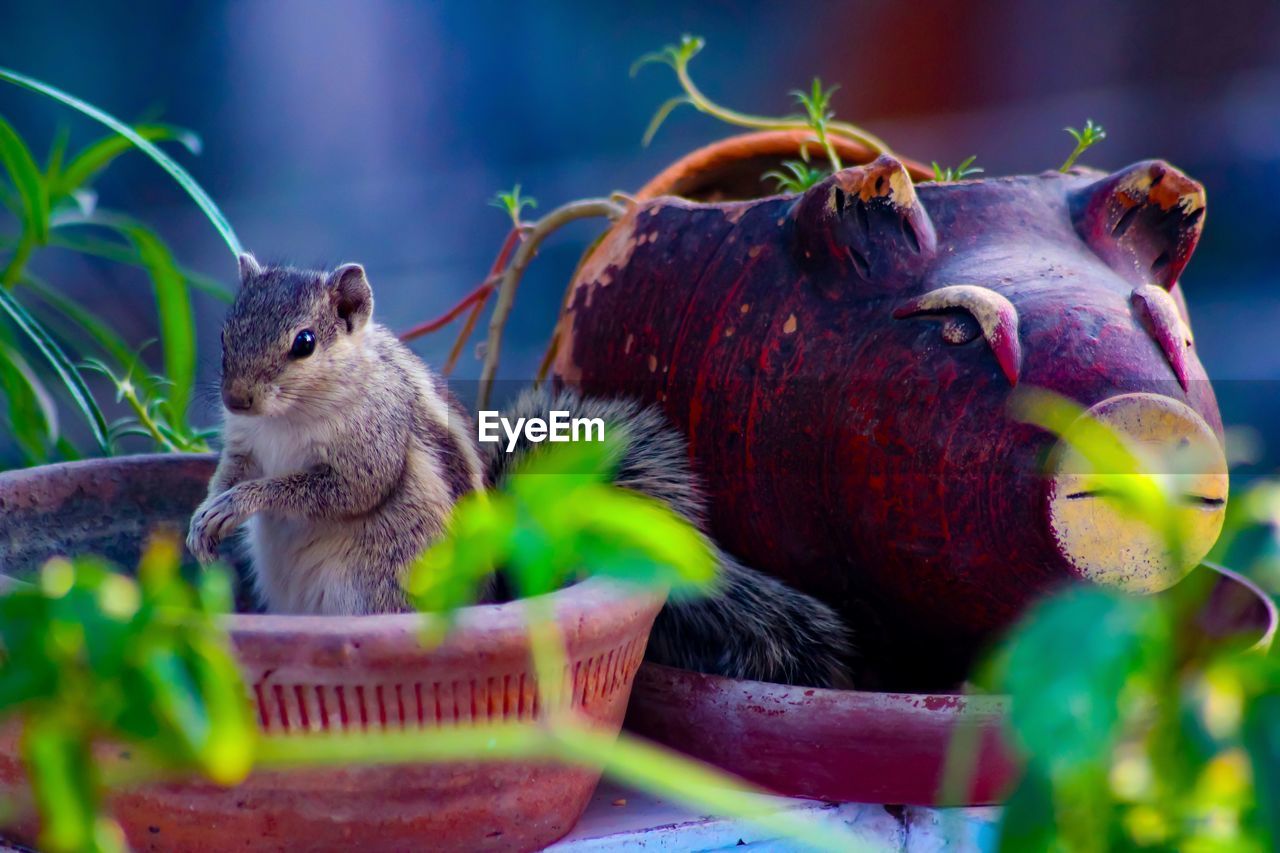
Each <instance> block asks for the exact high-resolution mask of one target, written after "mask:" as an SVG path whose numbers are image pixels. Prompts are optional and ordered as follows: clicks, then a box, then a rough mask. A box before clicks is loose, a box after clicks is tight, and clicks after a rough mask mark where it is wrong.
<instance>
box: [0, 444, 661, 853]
mask: <svg viewBox="0 0 1280 853" xmlns="http://www.w3.org/2000/svg"><path fill="white" fill-rule="evenodd" d="M213 467H214V459H213V457H211V456H190V455H170V456H142V457H131V458H119V459H105V460H95V461H90V462H76V463H69V464H63V465H50V466H45V467H42V468H33V469H28V470H24V471H16V472H11V473H7V474H3V475H0V571H3V572H4V573H6V574H10V575H20V574H21V573H23V572H26V571H29V570H31V569H33V568H34V567H35V566H37V565H38V564H39V563H40V562H42V561H43V560H44V559H45V558H47V557H49V556H52V555H54V554H74V553H98V554H104V555H106V556H109V557H110V558H112V559H113V560H116V561H119V562H120V564H121V565H123V566H133V565H135V564H136V559H137V556H138V551H139V546H140V543H141V542H142V540H143V538H144V537H145V536H146V534H147V533H148V532H150V531H152V530H154V529H155V528H156V527H158V526H161V525H171V526H173V527H176V528H179V529H185V527H186V523H187V519H188V518H189V516H190V514H191V511H192V510H193V509H194V507H195V506H196V505H197V503H198V502H199V501H200V499H201V498H203V496H204V492H205V484H206V483H207V481H208V479H209V477H210V475H211V474H212V472H213ZM553 598H554V599H555V610H556V614H557V617H558V621H559V624H560V628H561V630H562V632H563V634H564V638H565V641H566V645H567V653H568V665H569V682H570V684H571V686H572V690H573V694H572V705H573V707H574V708H575V709H577V710H579V711H581V712H582V713H583V714H584V715H585V716H586V717H587V718H589V719H590V720H592V721H593V722H594V723H595V724H597V725H599V726H601V727H603V728H604V729H606V730H609V731H613V732H616V731H617V730H618V728H619V726H620V724H621V722H622V717H623V714H624V711H625V708H626V705H627V699H628V697H629V695H630V692H631V685H632V680H633V678H634V676H635V673H636V669H637V668H638V667H639V665H640V662H641V659H642V657H643V655H644V649H645V644H646V642H647V639H648V634H649V629H650V626H651V625H652V622H653V619H654V617H655V616H656V615H657V612H658V610H659V609H660V607H661V606H662V599H661V597H660V596H657V595H654V594H652V593H645V594H637V593H636V592H635V591H634V590H633V591H629V592H628V591H623V590H621V589H620V588H618V587H616V586H613V585H610V584H608V583H606V582H603V581H596V580H589V581H586V582H584V583H581V584H578V585H576V586H573V587H570V588H568V589H565V590H563V591H561V592H558V593H556V594H555V595H554V596H553ZM419 626H420V618H419V617H418V616H417V615H416V614H406V615H389V616H365V617H351V618H338V617H318V616H273V615H258V614H237V615H234V616H231V617H229V618H228V629H229V631H230V635H231V640H232V643H233V645H234V648H235V652H236V655H237V657H238V659H239V661H240V665H241V669H242V672H243V674H244V678H245V681H246V683H247V684H248V685H249V686H250V688H251V696H250V697H249V698H250V700H251V701H252V702H253V704H254V706H255V709H256V714H257V717H258V719H259V720H260V723H261V727H262V729H263V730H264V731H266V732H270V733H276V734H279V733H293V732H304V731H306V732H321V731H372V730H378V729H405V728H427V729H429V728H435V727H438V726H441V725H453V724H460V725H471V724H475V723H480V722H485V721H503V720H506V721H511V720H530V719H535V718H536V717H537V716H538V708H537V702H536V699H535V693H536V691H535V681H534V676H533V672H532V669H531V662H530V658H529V649H528V644H527V640H526V635H525V621H524V608H523V606H522V605H521V604H520V603H518V602H516V603H512V604H502V605H485V606H477V607H470V608H466V609H464V610H463V611H461V612H460V613H459V615H458V621H457V625H456V628H455V629H454V631H453V632H452V633H451V634H450V635H449V638H448V640H447V641H446V642H445V643H443V644H442V645H441V646H439V647H438V648H435V649H433V650H430V651H426V650H424V649H423V647H422V646H421V643H420V640H419V632H418V628H419ZM15 729H16V726H13V725H10V726H8V727H7V730H6V732H5V735H4V737H3V738H2V739H0V787H2V788H3V789H4V791H5V792H6V798H7V794H18V795H21V794H22V792H23V791H24V790H25V780H24V775H23V769H22V766H21V763H20V761H19V759H18V753H17V742H16V737H17V732H16V730H15ZM110 755H111V757H113V758H114V759H115V760H118V761H121V762H127V761H128V760H129V754H128V752H127V750H111V751H110ZM599 775H600V774H599V772H598V771H595V770H591V769H584V768H581V767H567V766H561V765H556V764H530V763H517V762H477V763H467V764H459V763H455V764H437V765H429V764H427V765H399V766H394V767H384V768H379V767H340V768H327V769H319V770H314V771H290V772H258V773H254V774H253V775H252V776H251V777H250V778H249V779H248V780H247V781H245V782H244V783H243V784H241V785H239V786H237V787H235V788H231V789H224V788H219V787H217V786H214V785H211V784H207V783H202V782H198V781H190V782H186V781H184V782H180V783H174V784H163V785H153V786H148V787H146V788H141V789H137V790H131V791H127V792H122V793H119V794H117V795H115V796H114V798H113V803H112V808H113V810H114V813H115V816H116V817H117V818H118V819H119V821H120V822H121V824H122V825H123V827H124V829H125V833H126V835H127V837H128V840H129V843H130V844H131V845H132V846H133V847H134V848H136V849H166V850H173V849H182V850H200V849H206V850H214V849H216V850H225V849H232V848H236V847H251V848H258V849H308V848H315V847H335V846H346V845H352V846H357V845H358V846H359V847H360V848H361V849H400V850H403V849H409V848H415V847H430V848H432V849H452V850H482V849H501V850H513V849H514V850H519V849H535V848H539V847H542V846H544V845H546V844H549V843H551V842H552V841H555V840H556V839H558V838H559V837H561V836H562V835H564V834H565V833H566V832H568V831H569V830H570V828H572V826H573V824H574V822H575V821H576V820H577V819H578V817H579V815H580V814H581V812H582V810H583V809H584V808H585V806H586V803H587V800H588V798H589V797H590V795H591V793H592V791H593V790H594V788H595V786H596V783H597V781H598V780H599ZM36 830H37V828H36V827H35V826H34V825H33V824H32V823H31V822H27V823H25V824H21V825H18V826H16V827H14V828H13V832H14V835H15V837H16V838H19V839H22V840H23V841H25V842H27V843H31V842H32V841H33V840H34V839H35V837H36Z"/></svg>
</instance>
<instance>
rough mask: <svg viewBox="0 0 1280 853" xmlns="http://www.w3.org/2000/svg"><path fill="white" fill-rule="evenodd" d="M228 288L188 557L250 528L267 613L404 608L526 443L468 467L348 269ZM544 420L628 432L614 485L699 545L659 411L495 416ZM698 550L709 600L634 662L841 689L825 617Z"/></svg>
mask: <svg viewBox="0 0 1280 853" xmlns="http://www.w3.org/2000/svg"><path fill="white" fill-rule="evenodd" d="M240 278H241V287H240V291H239V293H238V294H237V296H236V299H235V302H234V304H233V305H232V308H231V311H230V313H229V315H228V317H227V320H226V324H225V326H224V330H223V334H222V346H223V363H222V399H223V403H224V406H225V409H226V421H225V428H224V433H223V443H224V447H223V451H222V455H221V458H220V460H219V463H218V468H217V470H216V472H215V473H214V475H213V479H212V481H211V482H210V484H209V496H208V498H207V499H206V500H205V501H204V503H203V504H201V506H200V507H199V508H198V509H197V510H196V512H195V514H194V516H193V517H192V520H191V528H190V533H189V535H188V539H187V546H188V549H189V550H190V551H191V552H192V554H193V555H195V556H196V558H197V559H199V560H201V561H202V562H209V561H212V560H213V559H215V558H216V556H217V549H218V545H219V543H220V542H221V541H223V540H225V539H227V538H228V537H229V536H230V535H231V534H232V532H233V531H234V530H235V529H236V528H237V527H239V526H240V525H241V524H243V523H245V522H248V524H249V528H250V530H249V549H250V557H251V566H252V568H251V575H252V577H253V579H254V582H255V587H256V590H257V593H258V596H259V598H260V600H261V601H262V602H263V604H264V605H265V606H266V608H267V610H269V611H271V612H279V613H317V614H328V615H360V614H372V613H392V612H404V611H408V610H410V609H411V607H410V605H409V603H408V600H407V597H406V594H405V592H404V589H403V587H402V585H401V582H402V579H403V575H404V573H405V571H406V570H407V568H408V565H409V563H410V562H411V561H412V560H413V559H414V558H415V557H416V556H417V555H418V554H419V553H421V552H422V551H423V550H425V549H426V548H427V546H429V545H430V544H431V543H432V542H433V541H435V540H436V539H437V538H438V537H439V536H441V535H442V534H443V532H444V530H445V525H446V524H447V521H448V517H449V513H450V511H451V509H452V506H453V504H454V502H456V501H457V499H458V498H460V497H461V496H462V495H463V494H465V493H467V492H470V491H472V490H478V489H484V488H488V487H496V486H501V485H502V483H503V482H504V480H505V478H506V477H507V476H508V475H509V474H510V472H511V471H512V470H514V468H515V467H516V466H518V464H519V462H520V460H521V459H523V458H524V457H526V456H527V455H528V454H529V453H530V452H531V451H532V450H533V449H535V447H536V445H533V444H531V443H530V442H529V441H528V439H527V438H525V437H523V436H522V437H521V438H520V440H519V442H518V443H517V445H516V447H515V448H514V449H513V451H512V452H505V448H500V447H499V445H497V444H488V445H486V447H487V448H489V450H488V451H487V452H484V453H483V454H482V452H481V450H480V444H479V442H478V438H477V436H476V434H475V431H474V425H473V422H472V419H471V416H470V414H469V413H468V412H467V411H466V410H465V409H464V408H463V407H462V406H461V405H460V404H459V403H458V402H457V401H456V399H455V398H453V397H452V396H451V395H450V393H449V391H448V389H447V387H446V386H445V383H444V381H443V379H442V378H441V377H439V376H438V375H436V374H435V373H433V372H431V371H430V370H429V369H428V368H427V367H426V365H425V364H423V363H422V362H421V361H420V360H419V359H418V358H417V356H415V355H414V354H413V353H412V352H411V351H410V350H409V349H408V348H407V347H406V346H404V345H403V344H402V343H400V342H399V341H398V340H397V339H396V338H395V336H394V335H393V334H392V333H391V332H390V331H388V330H387V329H386V328H385V327H383V326H381V325H379V324H377V323H375V322H373V321H372V319H371V317H372V312H373V292H372V289H371V287H370V285H369V282H368V279H367V277H366V276H365V272H364V269H363V268H361V267H360V266H359V265H357V264H346V265H344V266H340V267H338V268H337V269H336V270H334V271H333V272H331V273H324V272H315V271H304V270H297V269H292V268H288V267H263V266H261V265H259V264H258V262H257V261H256V260H255V259H254V258H253V256H251V255H243V256H241V258H240ZM353 377H358V378H359V379H358V381H357V380H355V379H353ZM553 410H555V411H569V412H571V413H572V414H573V415H574V416H578V417H591V418H595V417H598V418H601V419H602V420H603V421H604V422H605V423H606V424H611V425H614V426H615V427H621V428H623V429H625V430H626V431H627V434H628V438H629V441H628V443H627V445H626V450H625V452H624V454H623V457H622V459H621V460H620V462H619V465H618V467H617V472H616V474H615V476H614V484H615V485H617V486H620V487H623V488H627V489H632V490H634V491H636V492H639V493H642V494H645V495H648V496H650V497H652V498H655V499H657V500H660V501H663V502H665V503H666V504H667V505H668V506H669V507H670V508H671V509H672V510H673V511H674V512H675V513H676V514H678V515H680V516H681V517H682V518H684V519H685V520H686V521H688V522H689V523H690V524H692V525H693V526H694V527H696V528H697V529H698V530H699V531H700V532H701V533H702V535H703V536H704V537H706V535H707V534H706V529H707V521H706V516H707V512H706V498H705V496H704V494H703V490H702V486H701V483H700V481H699V480H698V477H697V476H696V474H695V472H694V470H693V468H692V465H691V464H690V461H689V458H688V454H687V452H686V447H685V442H684V439H683V437H682V436H681V435H680V434H679V433H678V432H677V431H676V430H675V429H674V428H673V427H671V426H670V425H669V424H668V423H667V422H666V420H665V418H664V416H663V415H662V414H661V413H660V412H659V411H657V410H656V409H654V408H646V407H643V406H641V405H639V404H637V403H633V402H630V401H627V400H621V399H619V400H606V399H596V398H591V397H584V396H580V395H578V394H576V393H574V392H572V391H568V390H563V391H560V392H558V393H552V392H550V391H547V390H545V389H541V390H538V389H535V390H530V391H527V392H525V393H524V394H523V395H521V397H520V398H519V399H518V400H517V402H516V403H515V405H514V407H513V408H512V409H511V411H509V412H506V413H504V416H506V417H508V419H509V420H511V421H514V420H515V419H516V418H519V417H526V418H527V417H533V416H536V417H544V418H545V417H547V415H548V413H549V412H550V411H553ZM706 541H707V543H708V545H709V546H710V547H711V548H712V549H713V553H714V554H715V555H716V557H717V559H718V562H719V567H720V571H719V573H718V578H719V580H718V584H717V586H716V588H715V589H713V590H712V592H711V594H710V595H708V596H706V597H702V598H693V599H682V600H672V601H670V602H668V603H667V605H666V606H665V607H664V608H663V609H662V611H661V612H660V613H659V615H658V617H657V619H656V620H655V622H654V626H653V632H652V634H651V636H650V640H649V646H648V650H647V652H646V657H647V658H648V659H649V660H651V661H654V662H657V663H662V664H667V665H670V666H678V667H683V668H686V669H694V670H698V671H701V672H706V673H710V674H715V675H726V676H730V677H734V678H745V679H751V680H757V681H772V682H776V683H785V684H802V685H806V686H811V687H838V686H849V684H850V682H851V677H850V675H849V670H848V669H847V666H848V663H849V661H850V659H851V657H852V647H851V643H850V638H849V634H848V631H847V629H846V627H845V626H844V624H843V622H842V621H841V619H840V617H839V616H837V615H836V613H835V611H833V610H832V609H831V608H830V607H828V606H827V605H825V604H823V603H821V602H819V601H818V600H817V599H814V598H812V597H810V596H808V595H805V594H803V593H801V592H799V591H797V590H793V589H791V588H790V587H788V586H787V585H786V584H784V583H782V582H781V581H779V580H777V579H776V578H773V577H770V576H769V575H766V574H764V573H761V572H758V571H756V570H753V569H750V568H747V567H746V566H743V565H741V564H740V563H738V562H737V561H736V560H735V559H734V558H733V557H731V556H730V555H728V554H726V553H724V552H723V551H721V550H720V549H719V548H718V547H716V546H715V543H714V542H712V541H711V540H710V539H709V538H707V539H706ZM499 575H500V573H499ZM499 581H500V576H498V577H495V578H493V579H491V580H490V583H489V584H488V585H487V587H486V589H485V590H484V599H485V600H493V599H494V597H495V591H496V590H497V589H499V587H500V584H499Z"/></svg>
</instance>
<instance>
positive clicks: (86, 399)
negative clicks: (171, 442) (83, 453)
mask: <svg viewBox="0 0 1280 853" xmlns="http://www.w3.org/2000/svg"><path fill="white" fill-rule="evenodd" d="M0 311H2V312H3V313H4V314H7V315H8V317H9V319H10V320H12V321H13V322H14V324H15V325H16V326H17V327H18V329H19V330H21V331H22V333H23V334H24V335H26V336H27V338H28V339H29V340H30V341H31V343H32V344H34V345H35V347H36V349H38V350H39V351H40V354H41V355H42V356H44V358H45V360H46V361H48V362H49V365H50V367H52V368H53V370H54V372H55V373H57V374H58V378H59V379H61V380H62V385H63V387H64V388H66V389H67V393H68V394H70V395H71V399H72V400H73V401H74V402H75V404H76V406H77V408H79V409H80V411H81V413H82V414H83V415H84V417H85V420H86V421H87V422H88V423H89V428H90V429H91V430H92V431H93V437H94V439H95V440H96V441H97V442H98V447H99V449H101V450H102V452H104V453H109V452H110V450H111V445H110V442H109V440H108V438H107V420H106V418H104V417H103V416H102V410H101V409H99V408H98V404H97V402H95V401H94V399H93V395H92V394H91V393H89V388H88V386H87V385H85V382H84V377H82V376H81V375H80V371H79V370H77V369H76V366H75V365H74V364H72V363H71V360H70V359H68V358H67V356H66V353H64V352H63V351H62V349H61V348H60V347H59V346H58V344H57V342H56V341H54V339H53V337H52V336H51V335H50V334H49V332H48V331H47V330H46V329H45V328H44V327H43V326H41V325H40V324H39V323H38V322H37V321H36V320H35V318H34V317H32V316H31V315H30V314H28V313H27V309H26V308H24V307H22V305H21V303H19V302H18V300H17V299H15V298H14V296H13V294H12V293H10V292H9V291H8V290H6V289H4V288H2V287H0Z"/></svg>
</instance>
